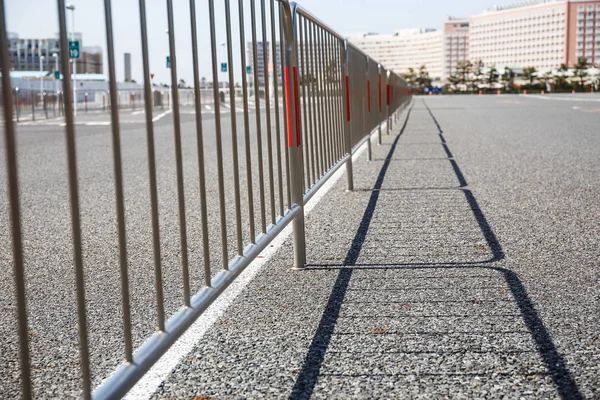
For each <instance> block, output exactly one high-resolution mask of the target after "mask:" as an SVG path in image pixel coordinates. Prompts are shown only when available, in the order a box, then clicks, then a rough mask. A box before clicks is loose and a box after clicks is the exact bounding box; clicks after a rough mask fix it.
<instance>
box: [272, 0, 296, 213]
mask: <svg viewBox="0 0 600 400" xmlns="http://www.w3.org/2000/svg"><path fill="white" fill-rule="evenodd" d="M285 46H286V38H285V35H284V34H283V4H282V3H281V2H280V3H279V48H280V51H281V88H282V90H283V95H282V97H283V106H282V111H283V121H284V122H283V127H284V129H283V133H284V135H283V141H282V142H283V145H284V149H283V157H284V159H285V181H286V186H285V188H286V191H287V206H288V209H290V208H292V191H291V185H290V160H289V154H288V151H287V144H286V143H287V137H288V135H289V133H288V129H289V128H288V124H287V123H285V121H286V115H287V112H288V111H287V105H286V102H285ZM275 60H277V59H275Z"/></svg>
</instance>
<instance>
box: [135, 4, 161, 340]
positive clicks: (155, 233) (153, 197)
mask: <svg viewBox="0 0 600 400" xmlns="http://www.w3.org/2000/svg"><path fill="white" fill-rule="evenodd" d="M139 8H140V28H141V39H142V64H143V68H144V105H145V111H146V113H145V115H146V141H147V142H148V175H149V184H150V207H151V215H152V245H153V249H154V275H155V276H154V284H155V290H156V313H157V322H158V329H159V331H164V330H165V308H164V296H163V283H162V261H161V254H160V229H159V220H158V190H157V185H156V152H155V149H154V123H153V122H152V86H151V81H150V63H149V61H148V34H147V29H146V0H139Z"/></svg>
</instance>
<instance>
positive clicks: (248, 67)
mask: <svg viewBox="0 0 600 400" xmlns="http://www.w3.org/2000/svg"><path fill="white" fill-rule="evenodd" d="M246 73H247V74H248V75H250V74H251V73H252V66H251V65H246Z"/></svg>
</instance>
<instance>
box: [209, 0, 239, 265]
mask: <svg viewBox="0 0 600 400" xmlns="http://www.w3.org/2000/svg"><path fill="white" fill-rule="evenodd" d="M208 13H209V18H210V52H211V56H212V76H213V97H214V99H215V102H214V106H215V136H216V144H217V174H218V178H219V209H220V211H221V257H222V259H221V262H222V264H223V269H224V270H227V269H228V268H229V263H228V258H229V256H228V255H227V218H226V215H225V183H224V182H223V144H222V140H221V98H220V96H219V71H218V70H217V62H218V60H217V36H216V32H215V30H216V29H215V2H214V0H208ZM231 112H235V110H231Z"/></svg>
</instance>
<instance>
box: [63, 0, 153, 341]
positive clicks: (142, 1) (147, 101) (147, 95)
mask: <svg viewBox="0 0 600 400" xmlns="http://www.w3.org/2000/svg"><path fill="white" fill-rule="evenodd" d="M139 8H140V28H141V38H142V64H143V69H144V105H145V107H146V141H147V142H148V176H149V181H150V182H149V183H150V185H149V186H150V206H151V208H150V209H151V215H152V246H153V248H154V282H155V283H154V285H155V288H156V289H155V290H156V314H157V322H158V330H159V331H161V332H164V331H165V306H164V296H163V283H162V261H161V254H160V227H159V220H158V190H157V184H156V151H155V149H154V122H152V87H151V85H150V62H149V61H148V32H147V29H146V0H139ZM63 95H64V93H63Z"/></svg>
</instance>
